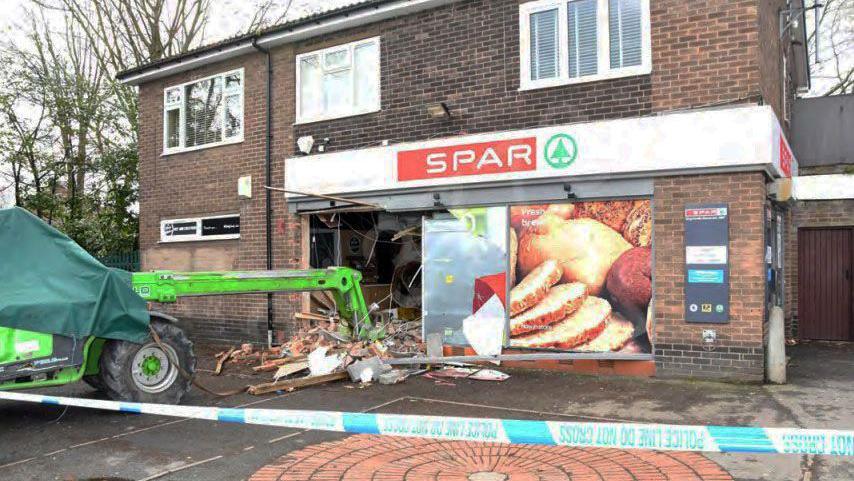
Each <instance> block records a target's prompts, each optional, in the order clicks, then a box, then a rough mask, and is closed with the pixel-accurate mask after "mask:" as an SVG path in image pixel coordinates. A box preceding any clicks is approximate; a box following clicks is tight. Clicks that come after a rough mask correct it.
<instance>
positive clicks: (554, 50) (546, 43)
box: [531, 9, 558, 80]
mask: <svg viewBox="0 0 854 481" xmlns="http://www.w3.org/2000/svg"><path fill="white" fill-rule="evenodd" d="M557 21H558V13H557V9H554V10H546V11H543V12H537V13H532V14H531V80H540V79H546V78H553V77H557V76H558V25H557Z"/></svg>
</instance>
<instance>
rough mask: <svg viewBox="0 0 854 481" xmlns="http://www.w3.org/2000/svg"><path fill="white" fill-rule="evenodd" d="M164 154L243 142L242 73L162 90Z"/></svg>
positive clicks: (232, 73) (214, 77)
mask: <svg viewBox="0 0 854 481" xmlns="http://www.w3.org/2000/svg"><path fill="white" fill-rule="evenodd" d="M163 102H164V108H163V145H164V149H163V152H164V153H165V154H169V153H175V152H184V151H188V150H196V149H200V148H204V147H213V146H216V145H223V144H228V143H235V142H240V141H242V140H243V70H242V69H241V70H236V71H233V72H226V73H223V74H218V75H214V76H211V77H207V78H204V79H201V80H194V81H193V82H189V83H186V84H182V85H176V86H172V87H169V88H167V89H166V90H165V91H164V97H163Z"/></svg>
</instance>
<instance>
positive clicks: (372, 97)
mask: <svg viewBox="0 0 854 481" xmlns="http://www.w3.org/2000/svg"><path fill="white" fill-rule="evenodd" d="M353 57H354V58H353V65H354V68H355V69H356V71H355V75H356V109H357V110H366V109H371V108H375V107H376V106H377V103H378V102H377V100H378V99H379V92H380V86H379V63H380V53H379V45H378V44H376V43H368V44H365V45H359V46H358V47H356V49H355V51H354V52H353Z"/></svg>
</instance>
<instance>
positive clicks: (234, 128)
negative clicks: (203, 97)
mask: <svg viewBox="0 0 854 481" xmlns="http://www.w3.org/2000/svg"><path fill="white" fill-rule="evenodd" d="M242 131H243V106H242V105H240V96H239V95H229V96H228V97H226V98H225V136H226V137H227V138H230V137H237V136H239V135H240V133H241V132H242Z"/></svg>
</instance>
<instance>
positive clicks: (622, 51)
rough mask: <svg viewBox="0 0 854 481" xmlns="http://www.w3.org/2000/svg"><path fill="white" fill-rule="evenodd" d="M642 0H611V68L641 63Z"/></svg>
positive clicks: (609, 9)
mask: <svg viewBox="0 0 854 481" xmlns="http://www.w3.org/2000/svg"><path fill="white" fill-rule="evenodd" d="M640 2H641V0H609V2H608V25H609V29H610V33H609V38H610V42H611V45H610V51H611V52H610V56H611V68H620V67H631V66H633V65H640V64H641V5H640Z"/></svg>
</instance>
